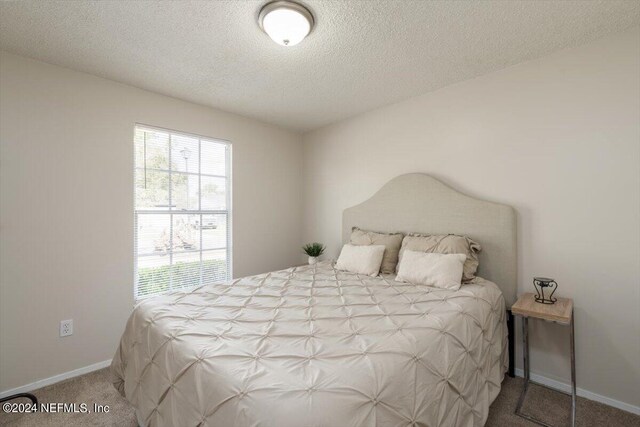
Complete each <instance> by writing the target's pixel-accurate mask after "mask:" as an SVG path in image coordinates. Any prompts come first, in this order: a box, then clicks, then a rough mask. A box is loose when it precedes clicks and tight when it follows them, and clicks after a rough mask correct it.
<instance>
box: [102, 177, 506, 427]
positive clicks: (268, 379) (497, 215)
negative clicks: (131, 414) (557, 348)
mask: <svg viewBox="0 0 640 427" xmlns="http://www.w3.org/2000/svg"><path fill="white" fill-rule="evenodd" d="M356 225H357V226H359V227H362V228H370V229H375V230H379V231H407V232H408V231H416V232H423V233H448V232H455V233H458V234H465V235H468V236H470V237H473V238H474V239H475V240H477V241H480V242H481V243H482V245H483V252H481V254H482V256H481V259H480V270H479V274H480V275H481V276H483V277H486V279H483V278H480V277H479V278H477V279H476V280H474V282H472V283H470V284H465V285H463V286H462V287H461V288H460V289H459V290H457V291H452V290H445V289H438V288H432V287H427V286H420V285H411V284H408V283H402V282H397V281H395V280H394V278H395V276H394V275H382V276H378V277H369V276H361V275H357V274H353V273H348V272H342V271H337V270H335V268H334V267H333V265H332V263H330V262H324V263H320V264H318V265H316V266H303V267H294V268H290V269H286V270H281V271H276V272H271V273H267V274H262V275H257V276H251V277H246V278H241V279H236V280H233V281H231V282H229V283H225V284H217V285H209V286H203V287H200V288H197V289H193V290H189V291H185V292H174V293H171V294H166V295H162V296H158V297H154V298H149V299H147V300H144V301H142V302H141V303H140V304H138V305H137V306H136V308H135V309H134V311H133V313H132V314H131V317H130V318H129V321H128V323H127V326H126V329H125V332H124V334H123V336H122V339H121V342H120V346H119V348H118V350H117V352H116V354H115V357H114V359H113V362H112V366H111V370H112V373H113V376H114V385H115V387H116V388H117V389H118V390H119V391H120V393H122V394H123V395H124V396H125V397H126V398H127V399H128V400H129V402H131V404H132V405H133V406H134V407H135V409H136V415H137V417H138V421H139V423H140V425H149V426H177V425H180V426H191V425H193V426H195V425H201V426H278V427H285V426H345V427H346V426H410V425H416V426H481V425H484V423H485V421H486V419H487V415H488V409H489V405H490V404H491V402H492V401H493V400H494V399H495V397H496V396H497V394H498V393H499V391H500V384H501V381H502V379H503V376H504V373H505V371H506V369H507V365H508V350H507V349H508V345H507V344H508V339H507V322H506V316H507V313H506V311H505V310H506V308H507V307H509V306H510V305H511V304H512V303H513V299H514V298H515V283H516V282H515V274H516V256H515V213H514V212H513V209H511V208H510V207H508V206H505V205H500V204H495V203H491V202H486V201H481V200H476V199H473V198H470V197H468V196H465V195H462V194H460V193H458V192H456V191H454V190H452V189H451V188H449V187H447V186H446V185H444V184H442V183H440V182H439V181H437V180H436V179H434V178H432V177H430V176H428V175H424V174H408V175H403V176H400V177H397V178H395V179H394V180H392V181H390V182H389V183H387V184H386V185H385V186H384V187H383V188H382V189H381V190H380V191H379V192H378V193H376V194H375V195H374V196H373V197H372V198H371V199H369V200H367V201H365V202H364V203H362V204H360V205H358V206H355V207H352V208H349V209H347V210H345V211H344V214H343V230H344V236H345V241H346V239H347V237H348V235H349V230H351V227H353V226H356Z"/></svg>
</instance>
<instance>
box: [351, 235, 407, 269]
mask: <svg viewBox="0 0 640 427" xmlns="http://www.w3.org/2000/svg"><path fill="white" fill-rule="evenodd" d="M403 237H404V235H403V234H402V233H378V232H375V231H366V230H361V229H359V228H358V227H353V228H352V230H351V239H350V243H351V244H352V245H356V246H368V245H384V247H385V251H384V256H383V257H382V265H381V266H380V272H381V273H383V274H393V273H395V272H396V265H397V264H398V253H399V252H400V245H402V238H403Z"/></svg>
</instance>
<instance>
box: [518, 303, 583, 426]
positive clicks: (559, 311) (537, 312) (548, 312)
mask: <svg viewBox="0 0 640 427" xmlns="http://www.w3.org/2000/svg"><path fill="white" fill-rule="evenodd" d="M511 311H512V313H513V314H517V315H520V316H522V342H523V349H522V350H523V351H522V353H523V359H524V360H523V361H524V387H523V388H522V393H521V394H520V398H519V399H518V405H517V406H516V415H519V416H521V417H522V418H525V419H527V420H529V421H532V422H534V423H536V424H540V425H542V426H546V427H551V426H550V425H549V424H546V423H545V422H543V421H540V420H538V419H536V418H534V417H532V416H530V415H527V414H523V413H522V411H521V409H522V405H523V403H524V399H525V397H526V395H527V389H528V388H529V383H534V382H533V381H531V380H530V379H529V318H530V317H531V318H535V319H542V320H546V321H549V322H555V323H558V324H560V325H566V326H569V339H570V340H571V394H570V395H571V426H572V427H575V425H576V352H575V340H574V333H573V330H574V323H575V320H574V318H573V300H571V299H570V298H558V300H557V301H556V303H555V304H540V303H538V302H536V301H535V299H534V294H530V293H527V294H523V295H521V296H520V298H518V301H516V303H515V304H514V305H513V306H512V307H511ZM534 384H536V385H539V386H542V387H546V388H550V387H547V386H545V385H542V384H539V383H534ZM552 390H555V391H558V392H560V393H564V394H569V393H565V392H563V391H561V390H556V389H552Z"/></svg>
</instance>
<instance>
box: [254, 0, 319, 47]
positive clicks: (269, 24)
mask: <svg viewBox="0 0 640 427" xmlns="http://www.w3.org/2000/svg"><path fill="white" fill-rule="evenodd" d="M259 22H260V27H261V28H262V29H263V30H264V32H265V33H267V34H268V35H269V37H271V39H273V41H274V42H276V43H278V44H280V45H282V46H295V45H297V44H298V43H300V42H301V41H302V40H304V38H305V37H306V36H307V35H308V34H309V32H311V28H312V26H313V15H311V12H309V10H308V9H307V8H305V7H304V6H302V5H300V4H298V3H293V2H290V1H275V2H272V3H269V4H267V5H265V6H264V7H263V8H262V10H261V11H260V18H259Z"/></svg>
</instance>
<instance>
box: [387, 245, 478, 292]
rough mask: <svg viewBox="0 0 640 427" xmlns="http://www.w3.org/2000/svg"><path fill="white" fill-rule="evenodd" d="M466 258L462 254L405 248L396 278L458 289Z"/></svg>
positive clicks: (414, 282)
mask: <svg viewBox="0 0 640 427" xmlns="http://www.w3.org/2000/svg"><path fill="white" fill-rule="evenodd" d="M466 259H467V257H466V255H464V254H436V253H431V252H418V251H411V250H406V251H404V254H403V256H402V261H400V266H399V269H398V275H397V276H396V280H397V281H398V282H409V283H412V284H414V285H426V286H435V287H436V288H443V289H452V290H458V289H460V285H461V284H462V269H463V266H464V261H465V260H466Z"/></svg>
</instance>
